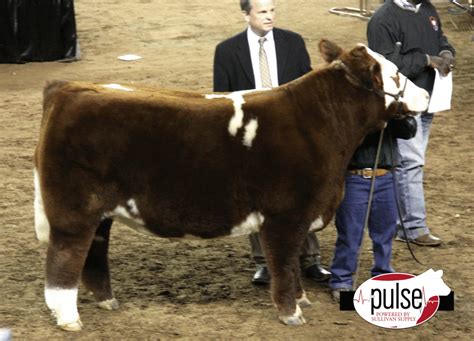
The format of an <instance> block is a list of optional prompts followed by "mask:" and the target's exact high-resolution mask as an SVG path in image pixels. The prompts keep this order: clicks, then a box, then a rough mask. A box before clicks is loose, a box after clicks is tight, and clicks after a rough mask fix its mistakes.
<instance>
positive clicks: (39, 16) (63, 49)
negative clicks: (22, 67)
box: [0, 0, 77, 63]
mask: <svg viewBox="0 0 474 341" xmlns="http://www.w3.org/2000/svg"><path fill="white" fill-rule="evenodd" d="M76 41H77V39H76V20H75V15H74V1H73V0H0V63H26V62H32V61H35V62H41V61H51V60H59V59H70V58H74V57H75V56H76Z"/></svg>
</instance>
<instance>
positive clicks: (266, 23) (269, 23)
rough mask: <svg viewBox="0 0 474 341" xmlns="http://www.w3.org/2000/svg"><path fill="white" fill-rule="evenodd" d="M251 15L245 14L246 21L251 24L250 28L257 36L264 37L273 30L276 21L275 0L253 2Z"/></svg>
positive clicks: (253, 0) (255, 0)
mask: <svg viewBox="0 0 474 341" xmlns="http://www.w3.org/2000/svg"><path fill="white" fill-rule="evenodd" d="M250 3H251V4H252V6H251V9H250V13H245V12H243V14H244V18H245V21H246V22H248V23H249V25H250V28H251V29H252V31H254V32H255V33H256V34H257V35H259V36H261V37H263V36H264V35H265V34H267V33H268V32H270V31H271V30H272V29H273V21H274V19H275V1H274V0H251V1H250Z"/></svg>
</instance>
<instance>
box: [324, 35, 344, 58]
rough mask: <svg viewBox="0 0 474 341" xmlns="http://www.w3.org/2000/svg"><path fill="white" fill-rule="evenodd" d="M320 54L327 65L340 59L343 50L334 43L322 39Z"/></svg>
mask: <svg viewBox="0 0 474 341" xmlns="http://www.w3.org/2000/svg"><path fill="white" fill-rule="evenodd" d="M319 52H320V53H321V57H323V59H324V61H325V62H326V63H331V62H333V61H335V60H336V59H339V57H340V56H341V54H342V49H341V48H340V47H339V46H337V45H336V44H334V43H333V42H332V41H329V40H326V39H321V41H320V42H319Z"/></svg>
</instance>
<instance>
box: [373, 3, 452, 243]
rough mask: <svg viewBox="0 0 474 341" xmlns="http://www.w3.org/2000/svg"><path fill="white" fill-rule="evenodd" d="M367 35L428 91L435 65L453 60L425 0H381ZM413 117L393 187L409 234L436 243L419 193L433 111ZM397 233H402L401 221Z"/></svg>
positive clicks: (446, 66)
mask: <svg viewBox="0 0 474 341" xmlns="http://www.w3.org/2000/svg"><path fill="white" fill-rule="evenodd" d="M367 39H368V41H369V47H370V48H371V49H372V50H374V51H376V52H379V53H380V54H382V55H384V56H385V57H386V58H387V59H389V60H391V61H392V62H394V63H395V64H396V65H397V66H398V68H399V69H400V72H401V73H403V74H404V75H405V76H407V77H408V78H409V79H410V80H411V81H413V82H414V83H415V84H416V85H418V86H419V87H421V88H423V89H425V90H427V91H428V92H429V93H430V94H431V92H432V90H433V85H434V80H435V70H437V71H438V72H439V74H440V75H441V76H445V75H447V74H448V73H449V72H450V71H451V70H452V68H453V65H454V56H455V50H454V48H453V47H452V46H451V45H450V44H449V43H448V39H447V38H446V36H445V35H444V34H443V30H442V29H441V21H440V19H439V16H438V13H437V12H436V9H435V7H434V6H433V5H432V4H431V2H430V1H426V0H389V1H385V3H384V4H383V5H382V6H381V7H380V8H379V9H378V10H377V11H376V12H375V14H374V15H373V16H372V18H371V20H370V21H369V24H368V28H367ZM416 119H417V122H418V132H417V134H416V137H415V138H413V139H410V140H406V141H405V140H400V141H398V142H399V143H398V146H399V153H400V161H401V165H400V167H398V168H397V172H396V181H397V192H398V195H399V200H400V205H401V211H402V220H403V225H404V226H405V228H406V229H407V231H406V232H407V237H408V239H409V240H410V241H411V242H413V243H415V244H417V245H422V246H437V245H439V244H441V239H439V238H438V237H435V236H433V235H432V234H431V233H430V230H429V228H428V226H427V224H426V208H425V198H424V193H423V166H424V164H425V152H426V148H427V145H428V138H429V132H430V127H431V123H432V120H433V113H429V112H423V113H420V114H419V115H418V116H417V117H416ZM400 225H401V224H400ZM397 239H398V240H404V239H405V237H404V233H403V230H402V229H401V228H400V226H399V229H398V237H397Z"/></svg>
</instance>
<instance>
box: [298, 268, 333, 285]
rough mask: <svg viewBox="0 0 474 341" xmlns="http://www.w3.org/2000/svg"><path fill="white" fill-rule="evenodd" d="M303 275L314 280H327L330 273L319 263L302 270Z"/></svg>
mask: <svg viewBox="0 0 474 341" xmlns="http://www.w3.org/2000/svg"><path fill="white" fill-rule="evenodd" d="M303 273H304V276H305V277H306V278H308V279H310V280H312V281H315V282H327V281H329V278H331V273H330V272H329V271H327V270H326V269H325V268H323V267H322V266H321V265H319V264H313V265H311V266H309V267H307V268H306V270H304V272H303Z"/></svg>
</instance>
